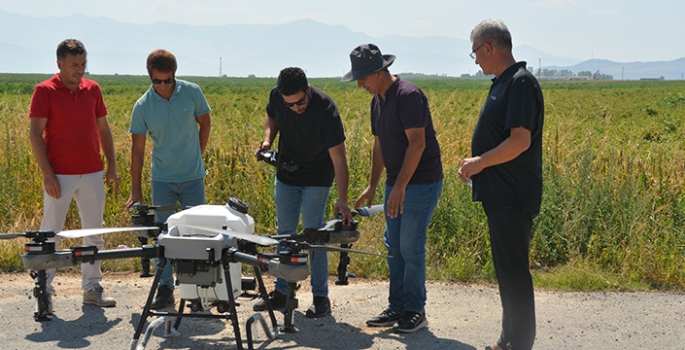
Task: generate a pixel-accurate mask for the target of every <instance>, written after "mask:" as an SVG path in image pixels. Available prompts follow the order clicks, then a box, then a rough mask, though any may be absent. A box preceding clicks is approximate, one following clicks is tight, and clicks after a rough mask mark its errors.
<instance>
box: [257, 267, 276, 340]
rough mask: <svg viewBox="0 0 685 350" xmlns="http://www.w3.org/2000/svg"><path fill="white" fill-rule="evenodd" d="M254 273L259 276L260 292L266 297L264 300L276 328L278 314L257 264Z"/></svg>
mask: <svg viewBox="0 0 685 350" xmlns="http://www.w3.org/2000/svg"><path fill="white" fill-rule="evenodd" d="M254 274H255V277H256V278H257V285H258V288H259V294H260V295H261V296H262V298H263V299H264V302H265V303H266V305H267V308H266V311H267V313H268V314H269V319H271V324H272V325H273V328H274V329H276V327H278V321H276V315H274V309H273V307H271V302H270V301H269V296H268V294H267V293H266V287H265V286H264V279H263V278H262V272H261V271H260V270H259V268H258V267H257V266H255V267H254Z"/></svg>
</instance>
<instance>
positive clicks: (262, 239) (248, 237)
mask: <svg viewBox="0 0 685 350" xmlns="http://www.w3.org/2000/svg"><path fill="white" fill-rule="evenodd" d="M176 226H180V227H187V228H192V229H196V230H204V231H210V232H216V233H221V234H224V235H228V236H231V237H235V238H238V239H242V240H245V241H250V242H252V243H257V244H259V245H263V246H270V245H276V244H278V241H277V240H275V239H273V238H271V237H267V236H258V235H253V234H250V233H244V232H236V231H229V230H222V229H218V228H212V227H204V226H194V225H185V224H180V225H176Z"/></svg>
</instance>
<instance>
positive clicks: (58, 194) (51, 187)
mask: <svg viewBox="0 0 685 350" xmlns="http://www.w3.org/2000/svg"><path fill="white" fill-rule="evenodd" d="M43 188H44V189H45V193H47V194H48V196H50V197H52V198H55V199H60V198H62V189H61V186H60V184H59V179H58V178H57V175H55V174H51V175H43Z"/></svg>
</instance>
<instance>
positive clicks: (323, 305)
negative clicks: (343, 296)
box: [304, 297, 331, 318]
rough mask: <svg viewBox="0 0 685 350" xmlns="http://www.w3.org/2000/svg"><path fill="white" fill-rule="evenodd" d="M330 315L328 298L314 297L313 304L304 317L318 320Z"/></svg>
mask: <svg viewBox="0 0 685 350" xmlns="http://www.w3.org/2000/svg"><path fill="white" fill-rule="evenodd" d="M330 313H331V301H330V300H329V299H328V297H314V303H313V304H312V306H310V307H309V309H308V310H307V313H306V314H305V315H304V316H305V317H307V318H319V317H321V316H326V315H328V314H330Z"/></svg>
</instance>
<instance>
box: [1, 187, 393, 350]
mask: <svg viewBox="0 0 685 350" xmlns="http://www.w3.org/2000/svg"><path fill="white" fill-rule="evenodd" d="M174 208H175V207H174ZM169 209H172V207H155V206H145V205H142V204H137V205H135V206H134V207H133V208H132V211H133V215H132V221H133V226H134V227H126V228H102V229H85V230H69V231H61V232H54V231H27V232H24V233H13V234H0V239H10V238H16V237H26V238H30V239H32V241H29V242H26V245H25V247H26V252H25V254H24V255H23V256H22V261H23V264H24V268H25V269H27V270H29V274H30V275H31V277H32V278H33V279H34V280H35V287H34V289H33V296H34V297H35V298H36V303H37V305H36V312H35V313H34V319H35V320H36V321H37V322H42V321H50V320H51V319H52V313H51V312H50V311H49V308H48V303H49V301H48V294H47V290H46V282H47V279H46V273H45V270H47V269H50V268H62V267H69V266H74V265H76V264H77V263H79V262H80V263H92V262H94V261H96V260H110V259H126V258H136V257H138V258H141V259H142V262H143V274H141V276H142V275H145V274H146V273H145V272H146V265H145V264H146V262H147V273H148V274H149V259H152V258H161V259H163V263H162V266H163V265H164V264H167V263H173V264H174V265H175V267H176V269H175V271H176V281H177V282H176V283H177V284H178V285H179V287H180V288H179V290H180V297H181V302H180V306H179V310H178V312H156V311H152V310H151V309H150V305H151V304H152V301H153V299H154V295H155V291H156V290H157V285H158V284H159V280H160V277H161V271H162V269H161V268H157V269H156V274H155V275H154V279H153V282H152V286H151V287H150V293H149V295H148V298H147V302H146V303H145V307H144V308H143V312H142V314H141V320H140V322H139V324H138V326H137V327H136V331H135V334H134V336H133V339H132V340H131V344H130V349H132V350H133V349H144V348H145V345H146V343H147V341H148V339H149V337H150V335H151V334H152V331H153V330H154V329H155V327H157V326H159V325H160V324H165V326H166V335H176V334H178V332H177V331H178V328H179V325H180V323H181V319H182V318H183V317H194V318H220V319H226V320H230V321H231V323H232V325H233V331H234V333H235V339H236V343H237V348H238V349H239V350H242V349H243V342H242V338H241V335H240V327H239V322H238V316H237V312H236V301H235V300H236V298H237V297H239V296H252V297H261V298H262V299H263V300H264V301H265V303H266V306H267V313H268V317H269V319H270V321H271V327H269V325H268V323H267V321H266V320H265V319H264V317H263V316H262V314H261V313H258V314H255V315H253V316H251V317H250V318H249V319H248V320H247V322H246V332H247V344H248V348H249V349H253V340H252V334H251V326H252V324H253V323H254V322H260V323H261V325H262V326H263V329H264V332H265V333H266V335H267V337H268V338H269V339H274V338H275V337H276V336H277V335H278V331H279V327H278V324H277V321H276V317H275V315H274V310H273V308H272V306H271V304H270V302H269V298H268V294H267V292H266V288H265V286H264V281H263V279H262V271H264V272H266V273H268V274H270V275H272V276H274V277H280V278H283V279H284V280H286V281H288V292H287V302H286V309H285V311H284V314H285V315H284V323H283V327H282V328H281V331H284V332H294V331H295V328H294V325H293V321H294V317H295V314H294V310H295V309H296V308H297V306H298V300H297V299H296V298H295V291H296V289H297V283H298V282H299V281H303V280H305V279H306V278H307V277H308V276H309V268H308V267H307V254H306V253H303V252H302V251H303V250H321V251H338V252H340V253H341V256H340V266H339V267H338V281H337V282H336V284H347V275H348V274H347V265H348V264H349V257H348V256H347V253H360V254H369V255H377V256H385V255H381V254H375V253H368V252H363V251H359V250H352V249H349V247H350V246H351V244H352V243H354V242H356V241H357V240H358V239H359V230H358V229H357V222H356V221H354V222H352V223H350V224H349V225H345V224H343V223H342V220H341V219H340V218H337V219H334V220H331V221H329V222H327V223H326V226H325V227H323V228H319V229H305V230H304V231H303V232H302V233H301V234H297V235H292V236H291V235H280V236H279V235H277V236H260V235H255V234H254V220H253V219H252V217H250V216H249V215H248V213H247V212H248V206H247V205H246V204H245V203H243V202H242V201H240V200H237V199H235V198H231V199H230V201H229V202H228V203H227V204H226V205H199V206H195V207H192V208H188V209H184V210H182V211H180V212H177V213H175V214H173V215H171V216H170V217H169V218H168V220H167V222H166V223H164V224H158V223H154V215H153V214H151V213H150V212H149V211H150V210H169ZM382 210H383V207H382V205H375V206H372V207H371V208H361V209H358V210H356V211H353V214H355V215H360V216H370V215H373V214H376V213H378V212H380V211H382ZM121 231H135V232H136V234H137V235H138V236H139V237H140V238H141V242H145V243H146V242H147V239H148V238H155V237H156V243H155V244H145V245H143V246H142V247H140V248H127V249H115V250H98V249H97V247H95V246H77V247H72V248H70V249H68V250H56V249H55V248H56V247H55V243H54V242H53V241H50V240H49V239H50V238H53V237H55V236H60V237H66V238H78V237H84V236H88V235H96V234H105V233H111V232H121ZM160 232H161V233H160ZM325 244H340V245H341V247H340V248H338V247H329V246H326V245H325ZM274 245H279V246H280V247H281V248H280V249H278V252H277V253H267V252H260V251H258V250H257V246H261V247H268V246H274ZM241 264H247V265H250V266H252V267H253V268H254V277H249V278H248V277H242V274H241ZM255 289H258V293H257V294H256V295H254V294H252V295H250V294H249V293H248V292H247V291H249V290H255ZM186 305H188V306H189V309H190V312H189V313H184V308H185V306H186ZM214 307H216V311H217V312H218V314H212V313H200V312H198V311H204V310H210V309H212V308H214ZM151 316H158V318H157V319H156V320H154V321H153V322H151V323H150V324H149V325H148V327H147V330H146V331H145V334H144V336H143V339H142V340H141V334H143V330H144V329H145V325H146V320H147V318H148V317H151ZM173 321H175V322H174V323H173V330H172V322H173Z"/></svg>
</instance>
